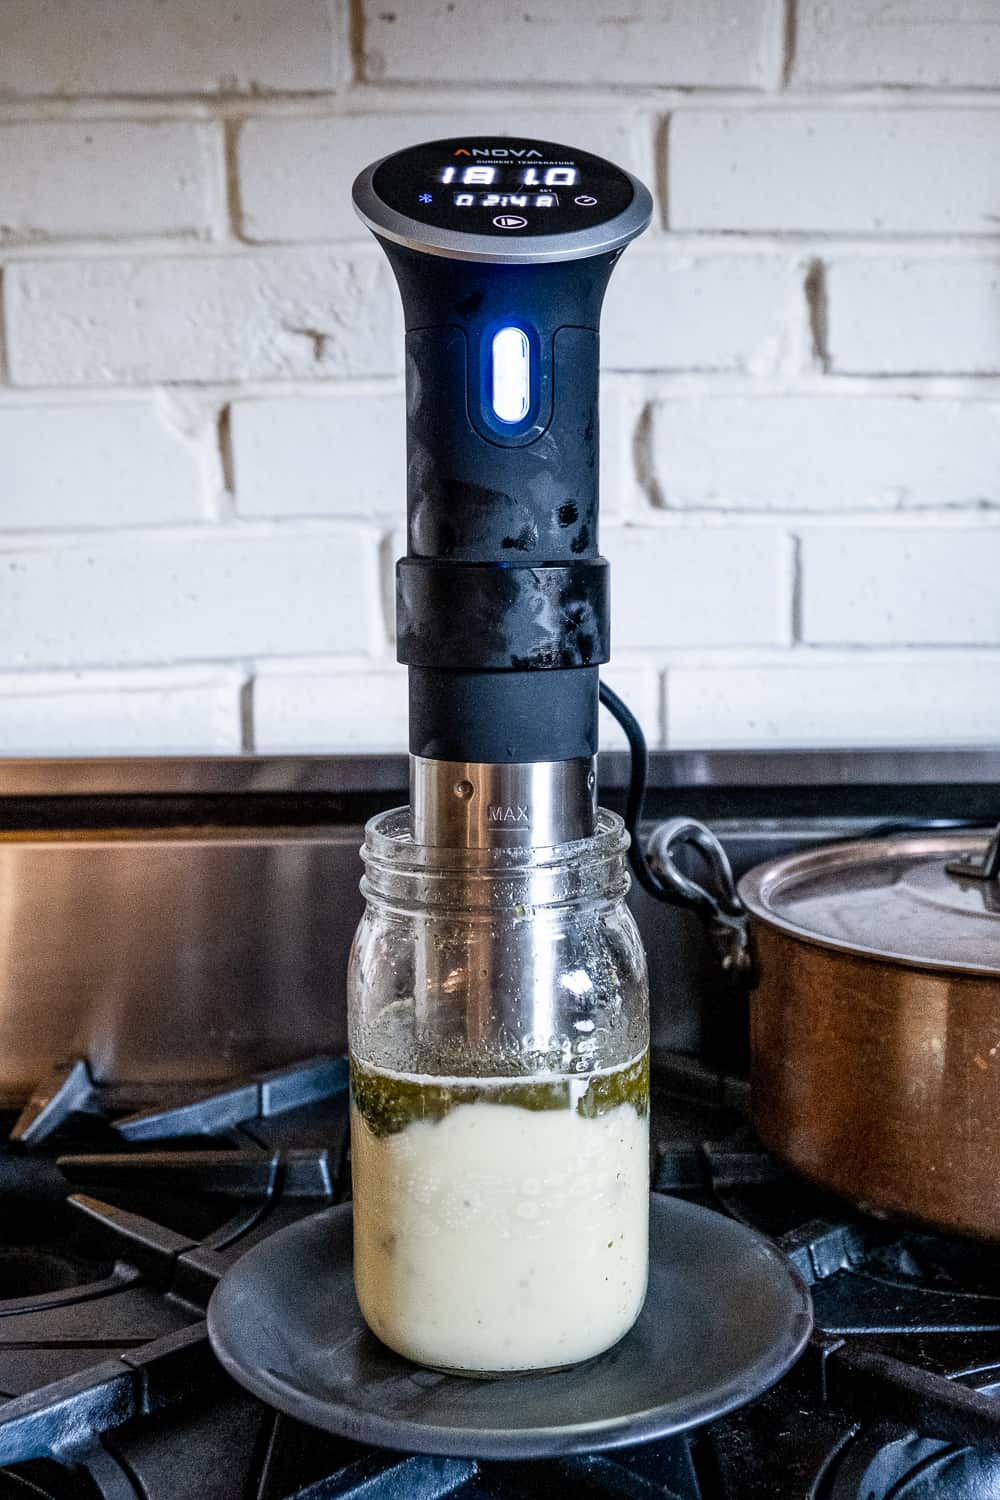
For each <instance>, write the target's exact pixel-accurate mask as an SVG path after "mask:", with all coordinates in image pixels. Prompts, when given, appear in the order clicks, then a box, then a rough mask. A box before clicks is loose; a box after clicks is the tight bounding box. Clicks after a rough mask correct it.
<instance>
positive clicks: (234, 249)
mask: <svg viewBox="0 0 1000 1500" xmlns="http://www.w3.org/2000/svg"><path fill="white" fill-rule="evenodd" d="M323 251H328V252H330V253H332V254H336V255H339V256H342V257H343V258H345V259H352V260H353V259H361V258H364V259H374V258H376V257H377V256H379V255H380V252H379V250H378V247H377V245H375V244H374V242H373V241H372V240H364V239H361V238H356V237H354V236H349V237H344V238H343V239H315V240H245V239H239V238H237V236H236V235H235V233H233V234H230V235H229V236H228V237H227V238H225V239H221V240H215V239H210V238H208V237H204V238H196V237H195V236H194V235H190V236H183V237H182V236H178V237H177V238H169V237H164V236H159V237H152V236H136V237H134V238H129V237H128V236H126V235H123V236H120V237H114V238H111V237H108V238H104V239H99V238H75V239H69V238H65V239H57V238H51V239H34V240H22V241H20V242H16V241H14V240H8V241H2V240H0V261H3V262H5V263H7V264H8V265H15V264H18V265H23V264H29V265H30V264H32V263H38V264H42V263H48V262H50V261H87V260H130V259H135V260H149V261H150V262H155V261H157V260H171V261H187V260H191V261H200V260H204V261H207V260H253V259H256V258H262V257H268V258H274V257H281V256H287V257H302V258H304V257H307V256H309V255H315V254H316V253H317V252H323ZM630 255H631V256H632V257H634V258H642V259H659V260H661V261H663V262H664V263H667V264H669V263H670V262H671V261H673V260H676V261H684V260H690V259H692V258H697V259H703V260H706V261H707V260H710V259H712V258H713V257H718V258H724V257H727V256H730V257H734V258H762V259H774V260H780V259H782V258H783V257H787V258H788V259H789V260H790V261H792V262H793V264H794V265H795V268H796V269H800V270H803V271H804V270H805V269H806V264H805V263H806V261H807V260H808V261H810V262H811V261H812V260H822V261H826V260H832V261H837V260H842V259H845V258H851V259H855V260H874V261H879V260H891V259H893V258H897V257H906V258H912V259H914V260H919V261H929V260H945V261H948V260H951V261H954V262H955V263H956V264H963V263H968V264H978V263H980V262H987V261H995V260H997V259H1000V237H998V236H997V235H996V234H995V233H983V234H978V233H977V234H971V233H970V234H962V235H956V234H954V233H949V234H943V233H927V234H914V233H913V232H912V231H911V232H907V233H903V232H899V233H895V234H891V233H879V234H875V233H859V232H857V231H850V232H847V231H845V232H835V231H827V230H804V229H803V230H788V231H780V230H742V229H733V230H722V231H720V230H717V229H710V230H709V229H706V230H664V229H659V228H651V229H650V230H649V231H647V233H646V235H645V236H644V238H643V239H642V240H641V241H640V242H639V243H638V244H637V245H636V246H635V247H633V248H632V250H631V251H630ZM800 259H801V260H802V262H803V264H802V265H801V266H800V265H798V261H799V260H800Z"/></svg>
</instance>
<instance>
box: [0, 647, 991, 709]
mask: <svg viewBox="0 0 1000 1500" xmlns="http://www.w3.org/2000/svg"><path fill="white" fill-rule="evenodd" d="M957 659H961V661H963V662H965V663H969V664H973V665H976V664H981V665H984V666H989V665H994V664H995V665H996V666H997V667H1000V649H998V648H997V647H995V646H993V645H980V644H977V643H975V642H970V643H959V644H952V643H941V644H938V645H935V644H933V643H931V644H928V643H927V642H926V641H920V642H914V643H908V642H900V643H898V644H886V643H885V642H873V643H872V644H862V645H857V644H850V643H843V642H834V643H814V642H796V643H794V644H790V645H785V646H771V647H763V646H758V647H740V646H715V647H711V646H702V645H694V646H663V647H653V646H650V647H635V646H631V647H628V648H627V649H626V650H623V651H622V652H621V653H620V655H619V654H616V655H615V656H614V657H613V659H612V661H611V663H610V664H609V675H613V674H614V669H615V668H616V667H618V668H619V669H620V670H622V671H649V672H667V673H669V672H670V671H671V670H678V669H680V670H685V671H687V670H690V669H692V668H695V667H700V668H702V669H704V670H706V671H711V670H714V669H724V668H732V667H741V668H746V669H757V670H767V669H774V670H775V671H779V672H780V671H783V670H785V669H786V668H788V667H792V666H801V665H804V664H805V662H806V661H807V660H808V661H811V662H813V663H814V664H815V665H817V666H818V667H820V669H822V668H823V667H832V666H840V667H848V668H849V667H851V666H853V665H859V666H860V665H866V666H867V665H872V666H898V665H900V664H901V663H903V662H912V664H913V665H914V666H915V667H916V666H920V665H924V666H933V665H939V664H940V665H945V664H947V663H949V662H952V661H955V660H957ZM275 667H277V668H278V669H279V670H280V671H282V672H286V673H288V675H291V676H308V675H310V674H311V673H312V672H314V671H316V670H327V671H329V672H331V673H332V674H333V675H343V676H347V675H351V674H356V673H358V672H370V671H374V672H377V673H378V674H379V675H385V676H390V675H396V674H397V673H398V672H399V671H402V667H401V666H400V664H399V663H398V662H397V661H396V660H395V658H394V657H393V656H392V655H391V654H390V653H389V652H383V653H378V654H375V653H371V654H367V655H366V654H359V653H358V652H356V651H354V652H349V651H345V652H344V653H343V655H342V656H341V655H333V654H331V653H330V652H329V651H326V652H317V653H316V655H315V656H310V655H308V654H303V653H302V652H301V651H297V652H288V653H281V652H276V653H274V654H267V653H257V654H254V655H251V656H246V655H238V656H229V657H227V656H185V657H183V658H172V659H171V660H169V661H165V660H163V659H161V658H157V657H150V658H143V659H142V660H139V661H136V660H133V659H129V660H123V659H121V658H119V659H116V660H109V659H106V658H103V659H101V660H100V661H98V660H93V661H85V662H81V663H80V664H79V665H76V666H72V667H66V666H51V667H47V666H44V665H39V666H31V667H27V668H24V669H18V668H11V667H6V666H0V694H2V693H3V692H4V689H5V688H12V689H13V692H9V693H8V694H7V695H8V696H17V695H18V694H19V693H20V692H21V691H22V685H23V692H24V696H31V695H32V694H33V693H38V691H39V690H41V691H42V692H44V691H46V690H48V691H51V690H53V689H54V690H56V691H58V690H59V687H60V680H62V681H63V682H65V691H66V692H67V693H70V692H73V691H75V690H76V689H75V687H74V686H73V684H75V683H78V682H79V680H80V679H81V678H83V679H84V680H86V679H89V678H94V677H107V678H108V679H109V680H108V682H107V684H106V685H102V686H106V688H107V689H108V690H113V689H114V688H116V687H117V686H118V685H119V683H118V680H117V679H118V678H120V677H126V678H129V677H137V678H142V679H145V680H144V681H143V682H142V683H138V682H137V683H136V684H135V685H134V687H132V688H131V689H127V690H131V691H136V692H141V691H144V690H149V689H153V688H156V687H157V686H158V685H159V684H158V683H157V682H156V681H155V679H156V678H157V677H160V676H162V677H164V678H167V679H173V682H172V684H171V685H175V686H176V687H177V688H178V689H183V688H184V687H192V686H197V685H198V684H199V682H202V683H205V682H206V680H207V681H208V683H209V684H210V683H211V678H212V677H218V679H219V682H218V685H219V686H233V685H236V684H237V683H238V682H239V681H240V678H241V676H243V675H244V674H249V675H254V676H257V675H266V674H269V673H270V671H271V670H272V669H274V668H275ZM150 679H152V680H150ZM87 686H88V687H91V688H93V687H98V684H96V683H93V682H89V681H88V682H87ZM81 690H83V689H81ZM99 690H100V689H99Z"/></svg>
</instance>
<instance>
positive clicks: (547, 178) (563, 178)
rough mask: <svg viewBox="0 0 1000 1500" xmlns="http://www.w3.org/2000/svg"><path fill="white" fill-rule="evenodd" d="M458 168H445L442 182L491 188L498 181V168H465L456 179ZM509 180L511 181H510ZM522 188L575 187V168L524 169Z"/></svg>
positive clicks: (521, 179) (522, 169)
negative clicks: (456, 182)
mask: <svg viewBox="0 0 1000 1500" xmlns="http://www.w3.org/2000/svg"><path fill="white" fill-rule="evenodd" d="M458 170H459V169H458V168H457V167H445V169H444V171H443V172H442V173H441V181H442V182H455V181H456V180H457V181H458V182H461V183H462V184H463V185H464V186H466V187H473V186H475V187H490V186H492V184H493V183H494V182H495V181H496V176H497V169H496V167H463V168H462V175H461V177H458V178H456V173H457V172H458ZM508 180H509V179H508ZM520 182H521V186H522V187H574V186H575V185H576V168H575V167H545V168H540V167H522V168H521V174H520Z"/></svg>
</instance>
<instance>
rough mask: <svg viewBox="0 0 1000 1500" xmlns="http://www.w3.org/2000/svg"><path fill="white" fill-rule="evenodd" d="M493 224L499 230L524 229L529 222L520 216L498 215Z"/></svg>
mask: <svg viewBox="0 0 1000 1500" xmlns="http://www.w3.org/2000/svg"><path fill="white" fill-rule="evenodd" d="M493 222H494V224H495V225H496V226H497V228H498V229H524V227H525V225H526V224H527V222H528V221H527V219H522V218H521V216H520V215H519V214H497V216H496V218H495V219H494V220H493Z"/></svg>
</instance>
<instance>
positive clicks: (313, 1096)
mask: <svg viewBox="0 0 1000 1500" xmlns="http://www.w3.org/2000/svg"><path fill="white" fill-rule="evenodd" d="M654 1080H655V1087H654V1100H653V1111H652V1120H653V1131H654V1138H655V1140H656V1142H657V1153H656V1162H655V1168H654V1186H655V1187H656V1189H657V1190H659V1191H661V1192H670V1193H677V1194H680V1195H682V1196H685V1197H689V1198H693V1199H695V1200H697V1201H699V1202H702V1203H705V1204H707V1205H708V1206H711V1207H714V1208H717V1209H719V1210H721V1211H723V1212H726V1213H729V1214H732V1215H735V1216H736V1217H738V1218H740V1219H741V1220H743V1221H744V1222H746V1223H748V1224H751V1225H753V1226H754V1227H756V1228H758V1229H761V1230H762V1231H763V1232H765V1233H767V1234H770V1235H771V1236H773V1237H774V1238H775V1239H776V1240H777V1241H778V1243H779V1244H781V1245H782V1248H784V1249H785V1251H786V1253H788V1254H789V1255H790V1256H791V1258H792V1259H793V1261H794V1262H795V1264H796V1266H797V1267H798V1269H799V1271H800V1273H801V1274H802V1275H803V1276H804V1278H805V1279H806V1280H807V1281H808V1282H809V1283H810V1285H811V1287H812V1291H813V1296H814V1299H815V1304H816V1310H817V1325H818V1327H817V1333H816V1335H815V1337H814V1339H813V1341H812V1343H811V1345H810V1347H809V1349H808V1351H807V1353H806V1355H805V1356H804V1358H803V1359H802V1360H801V1361H800V1363H799V1365H798V1366H797V1367H796V1368H795V1369H794V1370H793V1371H791V1372H790V1374H789V1375H788V1376H786V1378H785V1379H784V1380H783V1381H782V1382H780V1384H779V1385H778V1386H776V1387H775V1388H774V1389H773V1390H772V1391H771V1392H769V1393H768V1394H767V1395H766V1396H765V1397H763V1398H762V1399H761V1400H759V1401H757V1402H754V1403H753V1404H752V1405H751V1406H749V1407H747V1408H744V1409H743V1410H742V1411H740V1412H737V1413H735V1414H733V1415H731V1416H730V1417H727V1418H725V1419H723V1420H722V1421H720V1422H717V1423H714V1424H712V1425H711V1426H709V1427H707V1428H705V1429H702V1430H701V1431H698V1432H695V1433H693V1434H690V1435H689V1436H687V1437H686V1438H677V1439H672V1440H669V1441H666V1442H661V1443H654V1444H650V1445H647V1446H644V1447H640V1448H635V1449H630V1450H624V1451H622V1452H617V1453H611V1454H595V1455H590V1456H588V1457H583V1458H575V1459H568V1460H563V1461H558V1462H555V1461H553V1462H544V1463H514V1464H496V1463H492V1464H490V1463H477V1462H475V1461H472V1460H456V1459H430V1458H422V1457H415V1456H412V1455H410V1456H408V1455H405V1454H392V1453H387V1452H377V1451H374V1450H371V1449H363V1448H359V1447H357V1446H356V1445H353V1444H350V1443H346V1442H339V1441H337V1440H336V1439H333V1438H331V1437H329V1436H328V1435H326V1434H322V1433H318V1432H314V1431H312V1430H311V1429H308V1428H305V1427H303V1426H301V1425H300V1424H298V1423H296V1422H293V1421H290V1420H289V1419H287V1418H285V1417H283V1416H280V1415H279V1414H277V1413H275V1412H273V1411H271V1410H270V1409H269V1408H267V1407H265V1406H264V1405H263V1404H262V1403H260V1402H258V1401H256V1400H255V1399H254V1398H253V1397H251V1396H249V1395H248V1394H246V1393H245V1392H243V1391H242V1390H240V1389H239V1388H237V1387H236V1386H235V1385H233V1383H232V1382H231V1381H230V1380H229V1379H228V1377H227V1376H226V1375H225V1374H224V1373H223V1372H222V1370H221V1369H220V1368H219V1366H218V1365H217V1364H216V1362H215V1360H214V1358H213V1356H212V1353H211V1350H210V1348H209V1345H208V1341H207V1336H206V1333H205V1324H204V1311H205V1307H206V1305H207V1301H208V1298H209V1296H210V1295H211V1291H212V1288H213V1287H214V1285H215V1284H216V1282H217V1280H218V1278H219V1276H220V1275H221V1274H222V1272H223V1271H224V1270H225V1268H226V1267H227V1266H228V1265H229V1264H231V1263H232V1261H233V1260H234V1259H235V1258H236V1257H238V1256H239V1255H241V1254H242V1253H243V1252H244V1251H245V1250H246V1249H248V1248H249V1247H250V1246H251V1245H252V1244H254V1243H256V1242H257V1241H258V1240H259V1239H261V1238H263V1237H265V1236H266V1235H268V1234H271V1233H273V1232H274V1231H275V1230H276V1229H277V1228H280V1227H281V1226H282V1225H284V1224H287V1223H289V1222H292V1221H293V1220H294V1219H296V1218H298V1217H301V1216H302V1215H304V1214H307V1213H311V1212H314V1211H315V1210H316V1209H317V1208H319V1207H322V1206H323V1205H325V1204H329V1203H332V1202H336V1201H339V1200H340V1199H341V1198H343V1197H344V1196H346V1194H347V1192H348V1183H349V1173H348V1153H347V1141H348V1130H347V1075H346V1067H345V1064H344V1061H343V1059H339V1058H319V1059H315V1060H312V1061H310V1062H307V1063H303V1064H300V1065H298V1066H297V1067H294V1068H289V1069H284V1070H280V1071H278V1072H276V1073H271V1074H267V1075H262V1076H260V1077H257V1078H253V1079H249V1080H246V1081H244V1082H242V1083H239V1084H237V1085H233V1086H227V1087H225V1088H218V1087H214V1088H210V1089H208V1090H205V1091H204V1092H197V1091H195V1092H194V1093H191V1092H188V1093H187V1094H183V1093H182V1092H181V1091H177V1093H176V1097H174V1098H173V1099H170V1100H169V1101H167V1102H166V1103H164V1102H161V1103H159V1104H157V1103H155V1102H154V1101H153V1100H151V1099H145V1100H143V1099H141V1098H139V1099H137V1098H136V1097H135V1095H134V1094H133V1095H132V1096H131V1097H129V1096H127V1095H126V1093H125V1092H124V1091H122V1090H114V1089H107V1088H102V1087H101V1086H100V1085H98V1084H96V1083H95V1082H94V1081H93V1079H92V1077H91V1075H90V1073H89V1071H88V1070H87V1069H86V1067H85V1065H84V1064H76V1065H74V1066H72V1067H70V1068H67V1069H64V1070H62V1071H61V1073H60V1075H59V1076H58V1077H57V1078H55V1079H53V1080H51V1081H50V1082H49V1083H48V1084H47V1085H46V1086H45V1087H44V1088H42V1089H40V1090H39V1091H38V1094H37V1096H36V1099H35V1101H33V1104H32V1105H31V1106H30V1107H29V1110H28V1111H26V1112H25V1113H24V1114H23V1115H22V1116H21V1119H20V1122H18V1123H17V1124H15V1128H14V1132H13V1135H14V1139H13V1141H12V1144H11V1145H9V1146H8V1147H7V1148H6V1150H5V1151H3V1152H0V1192H3V1193H4V1201H5V1204H6V1205H7V1206H8V1208H9V1210H10V1212H9V1213H8V1217H7V1223H6V1226H5V1227H4V1228H3V1229H2V1230H0V1392H2V1393H3V1395H4V1396H5V1397H6V1398H7V1399H6V1402H5V1404H3V1405H0V1500H6V1497H7V1496H8V1495H9V1496H12V1497H17V1500H24V1497H28V1496H52V1497H59V1500H62V1497H66V1500H77V1497H80V1500H94V1497H98V1500H101V1497H103V1500H188V1497H190V1500H195V1497H197V1500H325V1497H329V1500H334V1497H364V1500H403V1497H406V1500H433V1497H439V1496H441V1497H443V1496H457V1497H461V1500H478V1497H482V1500H487V1497H490V1500H518V1497H523V1500H534V1497H538V1500H541V1497H544V1500H551V1497H552V1496H561V1495H568V1496H574V1497H575V1496H579V1497H581V1500H586V1497H595V1500H596V1497H612V1496H614V1497H621V1500H632V1497H635V1500H653V1497H659V1500H726V1497H730V1496H734V1497H735V1496H738V1497H740V1500H763V1497H765V1496H766V1497H768V1500H775V1497H783V1496H787V1497H789V1500H806V1497H809V1500H903V1497H909V1500H923V1497H925V1496H930V1495H935V1496H946V1495H952V1494H953V1495H956V1496H963V1497H965V1496H969V1497H972V1496H975V1497H980V1500H986V1497H991V1496H994V1495H995V1496H997V1497H1000V1403H998V1402H997V1401H996V1399H995V1394H994V1393H995V1392H1000V1274H996V1272H997V1270H1000V1263H998V1259H997V1257H996V1256H995V1255H994V1254H993V1252H991V1251H988V1250H986V1249H984V1248H982V1247H977V1246H973V1245H967V1244H964V1243H963V1242H961V1241H958V1240H955V1239H947V1238H943V1237H937V1236H934V1235H929V1234H926V1233H918V1232H916V1231H911V1230H908V1229H901V1228H900V1227H899V1226H894V1225H890V1224H887V1223H885V1222H881V1221H875V1220H871V1219H867V1218H865V1217H864V1216H862V1215H860V1214H856V1213H853V1212H851V1211H848V1210H847V1209H845V1207H844V1205H843V1204H841V1203H839V1202H838V1201H837V1200H833V1199H831V1198H829V1197H827V1196H825V1195H823V1194H821V1193H819V1192H817V1191H815V1190H813V1189H811V1188H809V1187H807V1186H805V1185H803V1184H802V1183H801V1182H799V1181H798V1180H797V1179H795V1178H793V1177H792V1176H791V1175H790V1174H789V1173H788V1172H786V1171H785V1170H784V1169H783V1168H782V1167H780V1166H779V1165H778V1164H777V1163H775V1162H774V1160H773V1159H772V1158H771V1157H769V1156H768V1155H767V1154H766V1153H765V1152H764V1151H763V1150H762V1149H761V1148H760V1146H759V1145H758V1144H757V1142H756V1141H755V1140H754V1138H753V1136H752V1134H751V1132H750V1130H749V1127H748V1126H747V1124H746V1118H745V1106H746V1090H745V1085H744V1084H742V1083H741V1082H740V1081H738V1080H735V1081H734V1080H729V1079H726V1078H722V1077H719V1076H717V1075H715V1074H713V1073H711V1072H710V1071H708V1070H706V1069H704V1068H702V1067H701V1066H700V1065H698V1064H695V1063H692V1062H691V1061H690V1060H689V1059H683V1058H670V1057H665V1058H661V1059H659V1060H658V1063H657V1066H656V1067H655V1070H654ZM74 1189H75V1190H76V1191H73V1190H74ZM15 1209H16V1211H15ZM5 1266H6V1267H7V1271H6V1273H5V1269H4V1268H5ZM5 1292H7V1293H9V1294H10V1295H8V1296H6V1297H4V1295H3V1294H4V1293H5Z"/></svg>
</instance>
